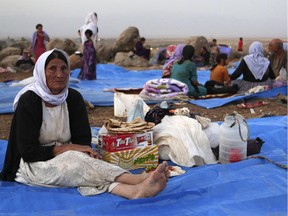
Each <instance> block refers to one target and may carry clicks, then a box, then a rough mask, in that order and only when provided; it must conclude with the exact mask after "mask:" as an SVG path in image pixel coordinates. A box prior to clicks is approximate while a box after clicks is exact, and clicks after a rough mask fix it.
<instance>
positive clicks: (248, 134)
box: [229, 111, 250, 142]
mask: <svg viewBox="0 0 288 216" xmlns="http://www.w3.org/2000/svg"><path fill="white" fill-rule="evenodd" d="M231 116H233V119H234V122H233V123H232V124H231V125H230V126H229V127H230V128H232V127H233V126H234V125H235V124H236V122H238V125H239V135H240V137H241V140H242V141H243V142H246V141H247V140H248V139H249V137H250V128H249V125H248V123H247V121H246V119H245V118H244V117H243V116H242V115H240V114H238V113H237V112H236V111H234V112H233V113H232V114H231ZM236 116H238V117H240V118H242V119H243V122H244V123H245V124H246V127H247V129H248V131H247V139H243V136H242V133H241V124H240V122H239V120H238V119H237V118H236Z"/></svg>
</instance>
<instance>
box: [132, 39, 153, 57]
mask: <svg viewBox="0 0 288 216" xmlns="http://www.w3.org/2000/svg"><path fill="white" fill-rule="evenodd" d="M145 41H146V39H145V38H144V37H142V38H140V40H139V41H137V43H136V44H135V51H134V53H135V54H136V55H138V56H141V57H143V58H145V59H146V60H149V59H150V49H148V48H146V47H144V43H145Z"/></svg>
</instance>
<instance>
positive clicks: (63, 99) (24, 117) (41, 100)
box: [0, 13, 287, 199]
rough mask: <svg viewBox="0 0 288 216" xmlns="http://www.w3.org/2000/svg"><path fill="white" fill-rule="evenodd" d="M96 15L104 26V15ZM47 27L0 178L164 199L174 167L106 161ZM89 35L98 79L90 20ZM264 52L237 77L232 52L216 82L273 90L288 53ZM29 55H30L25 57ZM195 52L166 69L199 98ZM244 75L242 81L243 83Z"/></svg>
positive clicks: (188, 48) (89, 61)
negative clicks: (137, 169) (48, 45)
mask: <svg viewBox="0 0 288 216" xmlns="http://www.w3.org/2000/svg"><path fill="white" fill-rule="evenodd" d="M89 16H92V17H94V18H93V19H94V21H95V20H96V21H97V14H95V13H91V14H89ZM90 18H91V17H90ZM90 18H87V20H89V19H90ZM89 26H90V28H89ZM42 27H43V26H42V25H37V26H36V28H37V32H35V35H33V38H34V40H33V47H34V48H33V50H34V53H35V54H34V58H35V59H36V62H35V67H34V70H33V76H34V78H35V82H34V83H32V84H29V85H27V86H25V87H24V88H23V89H22V90H21V91H20V92H19V93H18V94H17V95H16V97H15V100H14V103H13V108H14V116H13V120H12V123H11V129H10V136H9V140H8V146H7V151H6V155H5V160H4V166H3V169H2V171H1V173H0V179H1V180H2V181H16V182H19V183H22V184H27V185H35V186H45V187H77V188H78V190H79V192H80V193H81V194H82V195H96V194H100V193H103V192H109V193H112V194H115V195H118V196H121V197H125V198H127V199H137V198H145V197H152V196H155V195H157V194H158V193H160V192H161V191H162V190H163V189H164V188H165V186H166V184H167V181H168V179H169V167H168V164H167V162H163V163H161V164H159V166H158V167H157V168H156V170H155V171H153V172H151V173H142V174H132V173H130V172H129V171H127V170H124V169H122V168H120V167H119V166H115V165H112V164H109V163H107V162H105V161H103V160H101V155H100V154H99V153H98V152H97V151H95V150H94V149H93V148H91V128H90V125H89V120H88V115H87V111H86V107H85V103H84V100H83V97H82V96H81V94H80V93H79V92H78V91H76V90H75V89H72V88H69V87H68V86H69V78H70V63H69V57H68V56H67V54H66V53H65V52H64V51H62V50H60V49H57V48H55V49H53V50H49V51H46V50H45V46H44V47H43V43H44V42H45V41H49V36H48V35H47V34H46V33H45V32H44V31H43V29H42ZM91 28H92V29H91ZM83 32H84V35H85V38H84V37H82V36H81V38H82V43H83V45H84V55H83V56H84V57H83V67H82V69H81V73H80V77H81V78H82V79H96V68H95V67H96V62H95V61H96V52H95V32H96V33H97V32H98V28H97V26H95V25H92V24H91V23H89V22H87V23H85V26H83V28H81V29H80V35H82V34H83ZM96 37H97V36H96ZM41 43H42V45H41V46H40V44H41ZM142 45H143V43H142ZM263 51H264V49H263V45H262V44H261V43H260V42H257V41H255V42H253V43H252V44H251V46H250V48H249V54H248V55H246V56H245V57H244V58H243V59H242V60H241V62H240V64H239V66H238V67H237V68H236V70H235V71H234V72H233V74H231V75H229V74H228V70H227V68H226V67H225V66H226V65H227V64H228V56H227V54H223V53H220V54H218V55H217V56H216V58H215V62H216V64H215V65H214V66H213V67H212V69H211V75H210V80H212V81H215V82H216V83H217V84H219V83H220V84H221V85H223V86H232V87H233V86H234V87H233V88H234V90H235V89H236V88H237V91H238V92H244V91H247V90H248V89H250V88H252V87H254V86H257V85H267V86H269V87H272V84H273V80H275V79H276V78H277V77H278V76H279V73H280V69H281V68H285V69H286V71H287V52H285V51H284V50H283V43H282V41H281V40H280V39H273V40H272V41H271V43H270V44H269V51H270V52H271V55H270V57H269V59H267V58H266V57H264V52H263ZM27 53H28V52H27V51H24V54H25V55H26V54H27ZM194 53H195V50H194V47H193V46H192V45H186V44H179V45H177V46H176V48H175V50H174V52H173V54H172V56H171V58H170V59H169V60H168V61H167V62H166V63H165V64H164V66H163V68H164V70H163V77H165V78H172V79H175V80H178V81H181V82H183V83H185V84H186V85H187V86H188V89H189V91H188V93H187V94H188V95H189V96H193V97H199V96H202V95H206V94H207V88H206V87H205V86H204V85H202V84H200V83H199V82H198V75H197V66H196V64H195V62H194V61H193V56H194ZM212 54H213V53H212ZM168 69H169V70H168ZM165 70H166V71H165ZM87 71H88V72H87ZM164 72H165V73H164ZM241 75H242V76H243V78H242V79H238V78H239V77H240V76H241ZM235 86H236V87H235Z"/></svg>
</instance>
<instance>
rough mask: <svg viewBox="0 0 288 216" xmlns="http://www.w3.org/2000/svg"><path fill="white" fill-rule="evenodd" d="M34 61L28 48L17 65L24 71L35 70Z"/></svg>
mask: <svg viewBox="0 0 288 216" xmlns="http://www.w3.org/2000/svg"><path fill="white" fill-rule="evenodd" d="M34 65H35V63H34V61H33V60H32V59H31V58H30V56H29V52H28V50H23V53H22V56H20V57H19V58H18V60H17V62H16V67H18V68H20V69H22V70H24V71H27V72H28V71H31V72H32V71H33V69H34Z"/></svg>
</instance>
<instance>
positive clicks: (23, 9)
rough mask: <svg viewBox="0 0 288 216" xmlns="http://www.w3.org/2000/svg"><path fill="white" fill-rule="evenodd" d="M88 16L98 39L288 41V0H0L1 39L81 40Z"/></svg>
mask: <svg viewBox="0 0 288 216" xmlns="http://www.w3.org/2000/svg"><path fill="white" fill-rule="evenodd" d="M89 12H96V13H97V14H98V26H99V37H100V38H101V37H102V38H103V37H118V36H119V35H120V34H121V32H123V31H124V30H125V29H126V28H128V27H129V26H135V27H137V28H138V29H139V31H140V35H141V36H144V37H146V38H149V37H150V38H153V37H154V38H155V37H167V38H169V37H190V36H200V35H202V36H205V37H240V36H242V37H279V38H287V0H143V1H139V0H48V1H43V0H0V27H1V30H0V37H8V36H10V37H19V36H24V37H31V35H32V33H33V32H34V31H35V25H36V24H37V23H42V24H43V26H44V30H45V31H46V32H47V33H48V34H49V35H50V37H77V36H78V35H77V30H78V28H79V27H80V26H81V25H83V24H84V19H85V16H86V15H87V14H88V13H89Z"/></svg>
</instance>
